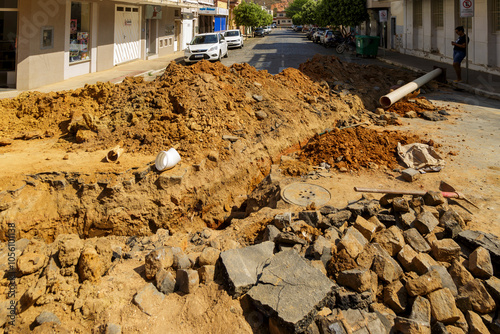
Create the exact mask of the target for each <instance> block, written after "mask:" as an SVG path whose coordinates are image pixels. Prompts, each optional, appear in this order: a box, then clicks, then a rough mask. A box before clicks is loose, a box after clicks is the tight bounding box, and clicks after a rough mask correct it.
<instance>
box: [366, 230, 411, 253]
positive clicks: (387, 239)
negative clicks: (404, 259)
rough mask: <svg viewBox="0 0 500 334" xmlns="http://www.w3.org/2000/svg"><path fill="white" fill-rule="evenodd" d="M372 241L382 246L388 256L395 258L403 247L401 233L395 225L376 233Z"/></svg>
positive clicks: (403, 242)
mask: <svg viewBox="0 0 500 334" xmlns="http://www.w3.org/2000/svg"><path fill="white" fill-rule="evenodd" d="M373 241H374V242H376V243H378V244H379V245H380V246H382V247H383V248H384V249H385V250H386V251H387V252H388V253H389V255H390V256H396V254H398V253H399V251H401V249H402V248H403V246H404V245H405V241H404V237H403V233H401V230H400V229H399V228H398V227H397V226H395V225H394V226H391V227H389V228H388V229H386V230H383V231H380V232H377V233H376V234H375V236H374V237H373Z"/></svg>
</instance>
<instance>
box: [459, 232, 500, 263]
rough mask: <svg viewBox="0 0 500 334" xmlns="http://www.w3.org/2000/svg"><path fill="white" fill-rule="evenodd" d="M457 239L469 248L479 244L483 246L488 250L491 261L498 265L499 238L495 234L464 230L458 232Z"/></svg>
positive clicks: (499, 257) (499, 261)
mask: <svg viewBox="0 0 500 334" xmlns="http://www.w3.org/2000/svg"><path fill="white" fill-rule="evenodd" d="M457 241H458V242H460V243H463V244H464V245H465V246H467V247H469V248H471V249H476V248H477V247H479V246H482V247H484V248H485V249H486V250H487V251H488V252H490V256H491V260H492V262H493V263H494V264H495V265H497V266H500V239H499V238H498V237H497V236H496V235H494V234H491V233H484V232H479V231H471V230H466V231H463V232H460V233H459V234H458V236H457Z"/></svg>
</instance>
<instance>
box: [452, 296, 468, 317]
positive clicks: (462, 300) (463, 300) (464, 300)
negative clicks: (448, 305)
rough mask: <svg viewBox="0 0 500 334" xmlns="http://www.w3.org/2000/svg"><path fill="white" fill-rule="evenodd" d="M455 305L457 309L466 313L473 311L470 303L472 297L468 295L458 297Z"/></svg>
mask: <svg viewBox="0 0 500 334" xmlns="http://www.w3.org/2000/svg"><path fill="white" fill-rule="evenodd" d="M455 305H457V308H458V309H459V310H460V311H462V312H464V313H465V312H467V311H471V310H472V303H471V302H470V297H469V296H466V295H458V296H456V297H455Z"/></svg>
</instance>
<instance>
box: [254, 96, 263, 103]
mask: <svg viewBox="0 0 500 334" xmlns="http://www.w3.org/2000/svg"><path fill="white" fill-rule="evenodd" d="M252 97H253V98H254V100H255V101H257V102H262V100H263V99H264V97H262V95H257V94H254V95H252Z"/></svg>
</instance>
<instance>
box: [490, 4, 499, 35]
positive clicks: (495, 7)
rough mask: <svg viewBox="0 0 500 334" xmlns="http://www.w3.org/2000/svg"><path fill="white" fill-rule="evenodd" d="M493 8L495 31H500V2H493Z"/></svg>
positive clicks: (492, 15)
mask: <svg viewBox="0 0 500 334" xmlns="http://www.w3.org/2000/svg"><path fill="white" fill-rule="evenodd" d="M492 2H493V3H492V8H491V18H492V20H491V21H492V22H493V31H500V0H493V1H492Z"/></svg>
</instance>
